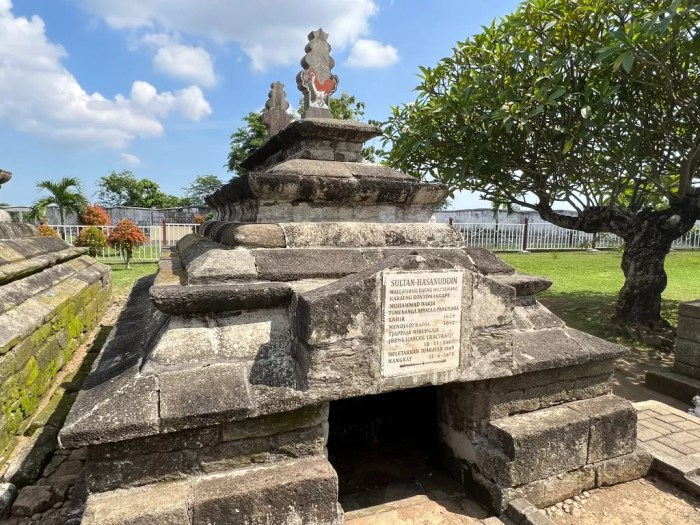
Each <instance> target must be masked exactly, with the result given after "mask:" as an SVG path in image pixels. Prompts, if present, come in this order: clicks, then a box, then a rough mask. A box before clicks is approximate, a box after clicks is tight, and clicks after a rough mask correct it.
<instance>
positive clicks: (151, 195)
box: [97, 171, 182, 208]
mask: <svg viewBox="0 0 700 525" xmlns="http://www.w3.org/2000/svg"><path fill="white" fill-rule="evenodd" d="M97 188H98V191H97V197H98V199H99V200H100V202H102V203H104V204H106V205H107V206H136V207H140V208H175V207H177V206H181V205H182V200H181V199H180V198H179V197H175V196H174V195H168V194H166V193H164V192H163V191H161V189H160V186H159V185H158V184H157V183H156V182H153V181H152V180H149V179H137V178H136V177H135V176H134V174H133V173H132V172H130V171H119V172H117V171H112V172H111V173H110V174H109V175H106V176H104V177H100V180H99V181H98V182H97Z"/></svg>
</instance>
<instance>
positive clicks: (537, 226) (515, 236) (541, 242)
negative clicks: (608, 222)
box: [453, 222, 700, 252]
mask: <svg viewBox="0 0 700 525" xmlns="http://www.w3.org/2000/svg"><path fill="white" fill-rule="evenodd" d="M453 226H454V227H455V228H457V230H459V231H460V233H461V234H462V237H463V238H464V244H465V245H466V246H474V247H478V248H487V249H489V250H494V251H503V252H507V251H510V252H516V251H535V250H584V249H588V248H595V249H601V250H609V249H615V248H619V247H621V246H622V245H623V244H624V241H623V240H622V239H621V238H620V237H618V236H617V235H615V234H612V233H597V234H592V233H585V232H581V231H577V230H568V229H566V228H560V227H559V226H555V225H554V224H550V223H548V222H544V223H539V222H538V223H534V224H533V223H528V222H525V223H524V224H497V223H483V222H479V223H476V222H475V223H454V224H453ZM673 248H675V249H677V250H700V229H698V228H693V229H692V230H690V231H689V232H688V233H687V234H686V235H684V236H683V237H681V238H680V239H677V240H676V241H675V242H674V243H673Z"/></svg>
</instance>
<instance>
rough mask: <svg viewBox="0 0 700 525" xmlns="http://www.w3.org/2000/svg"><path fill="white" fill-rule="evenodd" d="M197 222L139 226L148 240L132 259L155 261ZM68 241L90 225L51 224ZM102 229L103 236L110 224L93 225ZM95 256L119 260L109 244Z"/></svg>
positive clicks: (117, 254)
mask: <svg viewBox="0 0 700 525" xmlns="http://www.w3.org/2000/svg"><path fill="white" fill-rule="evenodd" d="M197 226H198V225H197V224H159V225H157V226H140V228H141V231H143V233H144V235H145V236H146V239H147V240H148V242H146V244H145V245H143V246H139V247H138V248H137V249H135V250H134V253H133V259H132V260H133V261H157V260H158V259H159V258H160V252H161V250H162V249H163V248H164V247H166V246H172V245H174V244H175V242H177V241H179V240H180V239H181V238H183V237H184V236H185V235H187V234H188V233H193V232H195V231H197ZM51 227H52V228H53V229H54V230H56V231H57V232H58V234H59V235H60V236H61V237H62V238H63V239H64V240H65V241H66V242H67V243H68V244H74V243H75V240H76V239H77V238H78V235H80V231H81V230H84V229H85V228H91V226H83V225H80V226H73V225H65V226H60V225H58V226H56V225H52V226H51ZM95 227H96V228H99V229H101V230H102V233H104V234H105V237H108V236H109V233H110V231H111V229H112V226H95ZM97 258H98V259H100V260H104V261H120V260H121V254H120V253H119V250H117V249H115V248H112V247H110V246H105V247H104V248H102V249H101V250H98V251H97Z"/></svg>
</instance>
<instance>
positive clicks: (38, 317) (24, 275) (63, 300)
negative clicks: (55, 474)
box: [0, 170, 112, 483]
mask: <svg viewBox="0 0 700 525" xmlns="http://www.w3.org/2000/svg"><path fill="white" fill-rule="evenodd" d="M10 177H11V174H10V172H7V171H3V170H0V184H2V183H5V182H7V181H8V180H9V179H10ZM86 253H87V249H86V248H75V247H73V246H70V245H69V244H67V243H66V242H64V241H63V240H61V239H56V238H53V237H40V236H39V234H38V232H37V229H36V228H35V227H34V226H32V225H30V224H22V223H13V222H0V404H1V405H2V412H1V413H0V453H3V455H4V452H5V451H6V449H7V448H8V447H9V446H11V444H12V442H13V440H12V438H13V437H14V436H15V435H16V434H17V432H18V431H20V430H21V429H22V425H23V423H24V421H25V420H26V419H27V418H28V417H29V416H31V415H32V414H33V413H34V411H35V410H36V408H37V406H38V405H39V402H40V401H41V397H42V396H43V395H44V393H45V392H46V391H47V389H48V388H49V387H50V386H51V382H52V380H53V378H54V376H55V375H56V373H57V372H58V371H59V370H60V369H61V367H62V366H63V365H64V364H65V363H66V362H68V360H69V359H70V357H71V355H72V354H73V352H74V351H75V349H76V348H77V347H78V345H79V343H80V340H81V338H82V336H83V333H84V332H85V331H87V330H88V329H90V328H91V327H92V326H94V325H95V324H96V323H97V322H98V321H99V319H100V317H101V315H102V313H103V312H104V310H105V309H106V308H107V305H108V303H109V298H110V294H111V291H112V284H111V282H112V281H111V273H110V270H109V267H108V266H105V265H103V264H100V263H98V262H95V260H94V259H92V258H91V257H88V256H87V255H86ZM54 438H55V436H54ZM8 476H9V477H8ZM4 481H10V482H13V483H18V482H19V481H18V480H17V479H15V478H13V477H12V475H6V476H5V478H4Z"/></svg>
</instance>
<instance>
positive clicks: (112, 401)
mask: <svg viewBox="0 0 700 525" xmlns="http://www.w3.org/2000/svg"><path fill="white" fill-rule="evenodd" d="M98 409H99V410H98ZM159 426H160V425H159V417H158V381H157V378H156V377H155V376H141V377H134V376H131V375H129V374H128V373H125V374H123V375H121V376H116V377H114V378H112V379H108V380H106V381H104V382H102V383H99V384H96V385H94V386H91V387H90V388H86V389H83V390H82V391H81V392H80V393H79V394H78V398H77V399H76V401H75V403H74V404H73V408H72V409H71V411H70V413H69V414H68V417H67V418H66V422H65V424H64V425H63V428H62V429H61V432H60V436H59V440H60V443H61V445H62V446H63V447H65V448H78V447H82V446H86V445H88V444H93V445H94V444H97V443H102V442H105V441H121V440H125V439H133V438H137V437H142V436H148V435H152V434H154V433H158V432H159Z"/></svg>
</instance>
